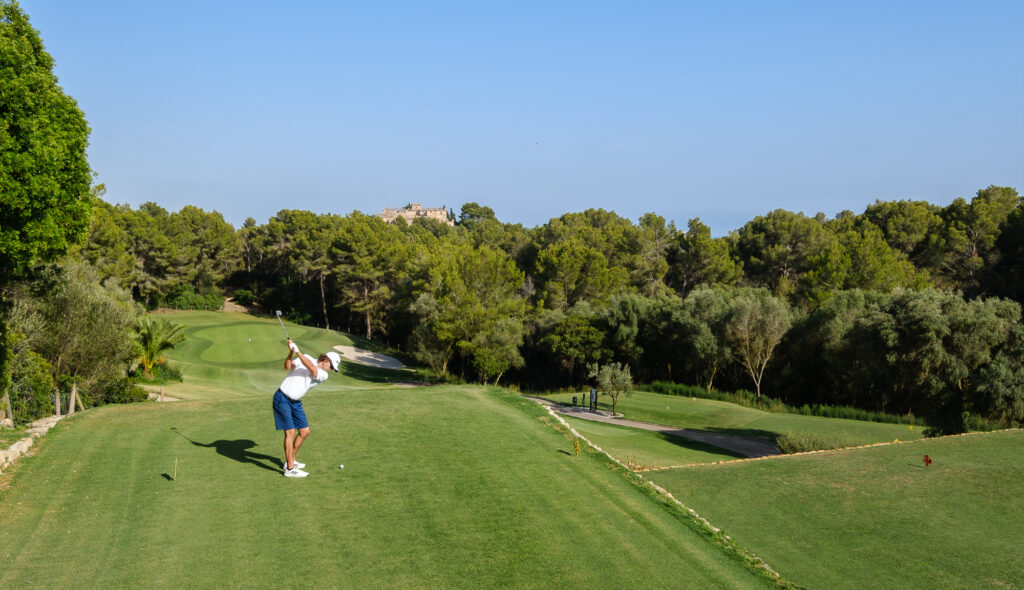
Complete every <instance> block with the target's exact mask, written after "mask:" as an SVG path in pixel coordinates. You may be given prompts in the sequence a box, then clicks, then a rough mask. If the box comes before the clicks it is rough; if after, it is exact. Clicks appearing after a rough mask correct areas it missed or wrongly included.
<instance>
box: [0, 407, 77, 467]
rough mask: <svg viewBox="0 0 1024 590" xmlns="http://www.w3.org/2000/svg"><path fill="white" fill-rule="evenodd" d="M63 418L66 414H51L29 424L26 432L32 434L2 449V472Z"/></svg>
mask: <svg viewBox="0 0 1024 590" xmlns="http://www.w3.org/2000/svg"><path fill="white" fill-rule="evenodd" d="M63 418H64V416H50V417H49V418H41V419H39V420H36V421H35V422H33V423H31V424H30V425H29V427H28V429H27V430H25V433H26V434H29V435H31V436H27V437H25V438H22V439H19V440H18V441H16V442H15V443H14V444H12V445H11V446H10V447H8V448H6V449H0V473H3V470H4V469H7V468H8V467H9V466H11V465H12V464H13V463H14V462H15V461H17V460H18V457H21V456H22V455H24V454H25V453H27V452H28V450H29V449H31V448H32V445H33V444H35V441H36V439H37V438H39V437H40V436H42V435H44V434H46V433H47V431H49V430H50V429H51V428H53V426H54V425H55V424H57V422H59V421H60V420H62V419H63Z"/></svg>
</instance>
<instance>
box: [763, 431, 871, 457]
mask: <svg viewBox="0 0 1024 590" xmlns="http://www.w3.org/2000/svg"><path fill="white" fill-rule="evenodd" d="M775 444H776V445H778V447H779V451H781V452H782V453H783V454H785V455H790V454H792V453H806V452H808V451H828V450H831V449H841V448H843V447H849V446H853V444H852V443H850V441H848V440H845V439H843V438H840V437H837V436H827V435H821V434H793V433H785V434H781V435H779V438H778V439H776V440H775Z"/></svg>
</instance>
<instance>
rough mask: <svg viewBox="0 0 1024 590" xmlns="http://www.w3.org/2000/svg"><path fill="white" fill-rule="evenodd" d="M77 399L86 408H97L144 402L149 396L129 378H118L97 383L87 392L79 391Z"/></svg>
mask: <svg viewBox="0 0 1024 590" xmlns="http://www.w3.org/2000/svg"><path fill="white" fill-rule="evenodd" d="M79 397H81V398H82V403H83V404H85V405H87V406H89V405H91V406H99V405H102V404H130V403H135V402H141V401H146V400H147V399H149V394H148V393H146V390H145V389H143V388H141V387H139V386H138V385H137V384H136V383H135V381H133V380H132V379H131V378H130V377H118V378H116V379H111V380H109V381H106V382H103V383H98V384H97V385H96V386H94V387H92V388H91V389H90V391H88V392H84V391H82V390H79ZM87 400H88V401H87Z"/></svg>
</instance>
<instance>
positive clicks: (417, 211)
mask: <svg viewBox="0 0 1024 590" xmlns="http://www.w3.org/2000/svg"><path fill="white" fill-rule="evenodd" d="M377 217H380V218H381V219H383V220H384V221H386V222H387V223H391V222H393V221H394V220H395V219H397V218H399V217H401V218H403V219H405V220H406V221H407V222H409V223H412V222H413V220H414V219H417V218H423V217H425V218H427V219H433V220H434V221H440V222H441V223H445V224H448V225H455V222H454V221H453V220H451V219H450V218H449V215H448V207H427V208H424V207H423V205H421V204H419V203H411V204H409V205H406V206H405V207H402V208H401V209H392V208H391V207H388V208H386V209H384V211H382V212H380V213H378V214H377Z"/></svg>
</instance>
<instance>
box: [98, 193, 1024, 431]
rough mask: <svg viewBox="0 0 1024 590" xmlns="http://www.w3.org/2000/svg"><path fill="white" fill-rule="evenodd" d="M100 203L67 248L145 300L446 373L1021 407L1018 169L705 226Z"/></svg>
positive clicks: (917, 407) (1004, 415) (954, 415)
mask: <svg viewBox="0 0 1024 590" xmlns="http://www.w3.org/2000/svg"><path fill="white" fill-rule="evenodd" d="M97 206H98V209H97V213H96V215H95V216H94V221H93V226H92V229H91V234H90V238H89V239H88V240H87V241H86V243H85V245H84V246H83V247H82V248H81V249H80V255H81V257H83V258H84V259H85V260H87V261H89V262H90V263H91V264H92V265H93V266H94V267H95V268H96V269H97V270H98V272H100V273H101V275H102V277H103V278H108V279H109V280H111V281H114V282H116V283H117V284H118V286H120V287H121V288H123V289H127V290H130V291H131V292H132V293H133V295H134V296H135V298H136V300H138V301H140V302H143V303H145V304H147V305H149V306H150V307H153V306H157V305H161V304H162V303H164V302H166V300H167V297H168V295H169V294H171V293H173V292H174V290H175V289H178V288H180V287H181V286H182V285H187V286H189V287H190V288H194V289H195V290H196V291H197V292H220V291H221V290H224V291H230V292H233V293H234V294H235V295H236V297H238V298H239V299H244V300H245V301H246V302H252V303H254V304H256V305H258V306H261V307H262V308H263V309H265V310H268V311H269V310H273V309H282V310H285V311H286V313H288V314H289V315H290V316H291V317H293V318H296V319H297V320H299V321H303V322H306V323H311V324H316V325H320V326H323V327H327V328H334V329H341V330H344V331H348V332H352V333H355V334H358V335H361V336H364V337H366V338H368V339H373V340H380V341H384V342H387V343H388V344H391V345H393V346H395V347H397V348H399V349H401V350H404V351H406V352H407V353H409V354H411V355H414V356H416V357H417V358H418V359H420V360H421V361H422V362H424V363H425V364H427V365H429V366H430V367H432V368H433V369H434V370H435V371H436V373H437V374H438V375H440V376H447V375H453V376H454V377H459V378H464V379H471V380H477V381H481V382H495V381H497V380H499V379H504V380H506V381H512V382H515V383H517V384H519V385H520V386H521V387H526V388H535V389H544V388H559V387H574V386H580V385H582V384H584V383H586V382H587V380H588V375H589V374H590V371H588V366H590V365H592V364H597V365H598V366H600V365H602V364H609V363H621V366H623V367H628V369H629V370H630V371H631V374H632V375H633V376H634V377H635V378H636V379H638V380H640V381H642V382H650V381H653V380H671V381H677V382H683V383H692V384H699V385H701V386H704V387H707V388H709V389H710V388H712V387H718V388H725V389H732V390H735V389H741V388H743V389H750V390H752V391H755V392H756V393H757V395H761V393H762V392H763V391H766V392H770V393H771V394H772V395H773V396H774V397H777V398H781V399H783V400H785V401H787V402H791V403H794V404H803V403H811V404H813V403H825V404H846V405H851V406H856V407H860V408H863V409H867V410H872V411H885V412H893V413H913V414H916V415H921V416H928V417H929V419H930V421H931V422H932V423H933V424H935V425H936V427H937V428H939V429H941V430H942V431H957V430H962V429H964V428H966V427H968V425H969V421H970V420H972V419H974V418H972V416H974V417H982V418H984V419H988V420H992V421H995V422H998V423H1002V424H1018V423H1020V422H1021V421H1022V420H1024V412H1022V409H1021V404H1022V403H1024V402H1022V400H1021V394H1020V391H1021V388H1020V387H1019V384H1020V382H1021V379H1022V372H1021V371H1022V369H1021V364H1022V361H1024V349H1022V347H1021V346H1022V345H1021V341H1022V335H1021V327H1020V324H1021V322H1020V306H1019V301H1020V297H1021V290H1020V289H1021V287H1020V282H1019V281H1017V280H1014V278H1015V277H1021V276H1024V270H1022V268H1021V264H1022V262H1021V261H1022V260H1024V258H1021V257H1020V254H1021V253H1022V252H1021V250H1022V248H1024V238H1022V237H1021V236H1022V229H1024V212H1022V211H1024V209H1022V207H1024V205H1022V200H1021V198H1020V197H1019V196H1018V194H1017V192H1016V191H1015V190H1014V189H1012V188H1007V187H994V186H993V187H988V188H986V189H983V190H980V191H978V193H977V194H976V195H975V196H974V197H973V198H971V199H970V200H966V199H956V200H955V201H953V202H952V203H951V204H950V205H948V206H946V207H938V206H934V205H931V204H928V203H924V202H920V201H895V202H881V201H878V202H875V203H874V204H872V205H870V206H868V207H867V209H866V210H865V211H864V212H863V213H861V214H854V213H852V212H849V211H844V212H842V213H840V214H839V215H837V216H836V217H835V218H832V219H828V218H826V217H825V216H824V215H822V214H818V215H816V216H814V217H808V216H806V215H803V214H801V213H793V212H789V211H784V210H775V211H771V212H769V213H767V214H766V215H763V216H758V217H756V218H754V219H753V220H751V221H750V222H748V223H747V224H745V225H744V226H743V227H741V228H739V229H738V230H735V231H733V232H731V233H730V234H729V235H727V236H724V237H720V238H713V237H712V236H711V231H710V228H708V227H707V226H706V225H705V224H703V223H702V222H701V221H700V219H692V220H690V221H689V223H688V226H687V229H686V230H685V231H682V230H678V229H676V227H675V226H674V224H673V223H671V222H666V220H665V219H664V218H662V217H659V216H658V215H656V214H653V213H650V214H647V215H644V216H643V217H642V218H640V219H639V220H638V222H637V223H633V222H631V221H630V220H628V219H625V218H622V217H620V216H618V215H616V214H615V213H613V212H609V211H604V210H600V209H590V210H587V211H583V212H576V213H567V214H565V215H562V216H560V217H558V218H554V219H551V220H550V221H549V222H548V223H546V224H544V225H542V226H540V227H536V228H525V227H523V226H521V225H516V224H508V223H502V222H500V221H499V220H498V219H496V217H495V215H494V212H493V210H491V209H490V208H489V207H486V206H483V205H480V204H477V203H467V204H465V205H464V206H463V207H462V209H461V213H460V215H459V216H458V219H457V222H456V225H455V226H454V227H450V226H447V225H444V224H441V223H437V222H434V221H431V220H426V219H419V220H416V221H415V222H413V223H411V224H408V223H405V222H404V221H402V220H399V221H396V222H395V223H394V224H390V225H389V224H386V223H384V222H383V221H381V220H380V219H378V218H377V217H375V216H369V215H364V214H362V213H360V212H358V211H356V212H353V213H351V214H349V215H346V216H340V215H333V214H330V215H316V214H313V213H310V212H307V211H299V210H283V211H280V212H279V213H278V214H277V215H275V216H274V217H272V218H271V219H269V220H268V222H267V223H265V224H259V223H257V222H256V221H255V220H253V219H248V220H246V222H245V223H244V225H243V226H242V227H241V228H240V229H239V230H237V231H235V230H233V228H231V226H230V225H229V224H227V223H226V222H224V220H223V219H222V218H221V216H220V215H219V214H218V213H216V212H205V211H203V210H201V209H197V208H195V207H186V208H184V209H182V211H180V212H177V213H168V212H167V211H165V210H163V209H162V208H160V207H158V206H156V205H154V204H151V203H150V204H145V205H142V206H141V207H139V208H138V210H132V209H131V208H130V207H127V206H124V205H118V206H111V205H107V204H105V203H102V202H100V203H98V205H97ZM1015 384H1016V385H1015Z"/></svg>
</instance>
